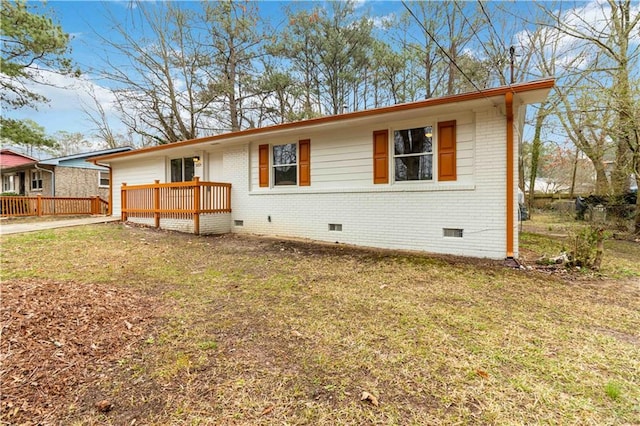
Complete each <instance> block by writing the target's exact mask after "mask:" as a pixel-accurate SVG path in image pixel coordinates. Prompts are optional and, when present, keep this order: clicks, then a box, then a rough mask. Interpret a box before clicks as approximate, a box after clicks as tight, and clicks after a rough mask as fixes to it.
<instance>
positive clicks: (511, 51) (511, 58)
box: [478, 0, 516, 87]
mask: <svg viewBox="0 0 640 426" xmlns="http://www.w3.org/2000/svg"><path fill="white" fill-rule="evenodd" d="M478 4H479V5H480V9H481V10H482V13H483V14H484V16H485V17H486V18H487V23H488V24H489V27H490V28H491V29H492V30H493V33H494V34H495V35H496V38H497V39H498V41H499V42H500V44H501V45H502V48H503V49H504V50H505V52H506V51H508V52H509V63H510V65H511V78H510V81H509V83H508V85H509V87H511V83H513V82H514V72H513V71H514V67H515V64H514V62H515V60H514V58H515V56H516V53H515V52H516V48H515V47H514V46H511V47H510V48H507V45H506V44H504V42H503V41H502V37H500V34H498V30H496V27H495V26H494V25H493V22H491V18H490V17H489V14H488V13H487V11H486V10H485V8H484V5H483V4H482V0H478Z"/></svg>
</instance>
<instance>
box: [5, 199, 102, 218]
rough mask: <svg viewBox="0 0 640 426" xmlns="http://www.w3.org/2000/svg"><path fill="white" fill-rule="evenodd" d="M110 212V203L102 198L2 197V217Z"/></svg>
mask: <svg viewBox="0 0 640 426" xmlns="http://www.w3.org/2000/svg"><path fill="white" fill-rule="evenodd" d="M108 212H109V203H108V202H107V201H105V200H103V199H102V198H100V197H86V198H79V197H43V196H41V195H38V196H35V197H23V196H0V214H1V215H2V216H9V217H14V216H71V215H84V214H90V215H99V214H107V213H108Z"/></svg>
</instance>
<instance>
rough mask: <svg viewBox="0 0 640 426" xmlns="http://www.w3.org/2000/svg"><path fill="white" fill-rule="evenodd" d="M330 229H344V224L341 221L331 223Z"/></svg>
mask: <svg viewBox="0 0 640 426" xmlns="http://www.w3.org/2000/svg"><path fill="white" fill-rule="evenodd" d="M329 231H342V224H341V223H330V224H329Z"/></svg>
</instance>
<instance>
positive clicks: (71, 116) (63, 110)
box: [5, 0, 403, 138]
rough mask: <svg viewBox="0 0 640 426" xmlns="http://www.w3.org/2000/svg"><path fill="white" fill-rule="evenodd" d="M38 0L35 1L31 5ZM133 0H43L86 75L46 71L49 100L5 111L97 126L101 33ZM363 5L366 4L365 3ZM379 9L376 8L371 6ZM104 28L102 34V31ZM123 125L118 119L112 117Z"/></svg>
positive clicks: (80, 127)
mask: <svg viewBox="0 0 640 426" xmlns="http://www.w3.org/2000/svg"><path fill="white" fill-rule="evenodd" d="M34 3H35V2H33V3H31V4H32V5H33V4H34ZM133 4H134V2H130V1H126V0H125V1H120V0H118V1H113V0H112V1H74V0H69V1H48V2H47V3H46V4H45V5H38V7H37V9H36V10H38V11H40V12H39V13H42V12H43V11H46V14H47V15H48V16H51V17H52V18H53V20H54V21H55V22H58V23H59V24H60V25H61V26H62V28H63V29H64V31H65V32H67V33H68V34H70V36H71V48H72V53H71V57H72V58H73V60H74V61H75V63H76V64H77V65H78V66H79V68H80V69H81V71H82V73H83V76H82V78H81V79H80V80H76V81H73V80H70V79H68V78H62V77H60V76H57V75H49V76H47V80H48V81H49V82H50V83H51V85H49V86H43V85H37V86H35V87H34V89H35V90H36V91H37V92H38V93H41V94H43V95H45V96H46V97H47V98H49V99H50V102H49V103H48V104H42V105H39V106H38V107H37V109H32V108H22V109H20V110H15V111H6V112H5V113H6V115H7V116H10V117H13V118H19V119H23V118H28V119H32V120H34V121H35V122H36V123H38V124H40V125H41V126H43V127H44V128H45V131H46V132H47V134H51V135H52V134H54V133H55V132H57V131H67V132H80V133H83V134H84V135H85V136H86V137H88V138H90V137H91V135H92V134H93V133H94V128H95V126H94V125H93V124H92V123H91V122H90V120H88V118H87V116H86V114H85V113H84V111H83V107H82V105H83V104H85V105H91V104H92V102H93V101H92V99H91V98H90V97H89V89H90V88H91V89H92V90H94V91H95V93H96V95H97V98H98V99H101V100H103V101H104V102H105V104H106V103H108V98H109V94H108V91H106V90H102V88H103V87H107V85H108V82H106V81H102V80H100V79H99V77H98V73H97V72H96V71H95V68H99V67H100V64H101V61H102V57H103V55H104V54H103V43H102V42H101V41H100V36H99V35H101V36H104V37H108V38H113V37H116V34H115V32H114V31H113V29H112V28H111V25H112V24H111V23H110V22H111V20H110V19H109V15H112V16H114V17H115V18H116V19H117V20H118V21H119V22H127V21H130V20H131V19H132V17H135V14H136V10H135V7H132V6H133ZM180 4H181V5H182V6H183V7H189V5H190V4H194V5H195V4H196V2H188V1H181V2H180ZM318 4H321V3H320V2H286V1H260V2H258V7H259V10H260V13H261V14H262V15H264V16H266V17H267V18H268V20H269V22H270V24H271V25H272V26H278V25H283V24H284V12H283V7H285V6H287V5H290V6H291V5H294V6H296V7H301V8H307V7H308V8H312V7H314V6H316V5H318ZM358 4H359V8H365V9H366V10H367V11H369V12H370V13H374V14H375V15H376V16H383V15H386V14H389V13H393V12H398V11H401V9H402V8H403V6H402V4H401V3H400V2H399V1H361V2H359V3H358ZM363 10H364V9H363ZM373 10H375V12H371V11H373ZM98 34H99V35H98ZM112 124H113V125H114V127H116V128H118V126H119V123H117V121H115V120H114V122H113V123H112Z"/></svg>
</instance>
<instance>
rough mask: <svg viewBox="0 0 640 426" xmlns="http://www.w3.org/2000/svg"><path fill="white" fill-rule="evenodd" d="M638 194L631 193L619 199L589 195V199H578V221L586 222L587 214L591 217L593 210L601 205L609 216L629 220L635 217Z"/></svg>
mask: <svg viewBox="0 0 640 426" xmlns="http://www.w3.org/2000/svg"><path fill="white" fill-rule="evenodd" d="M637 196H638V194H637V192H635V191H630V192H627V193H626V194H624V195H622V196H618V197H609V196H601V195H589V196H588V197H578V198H576V219H578V220H584V219H585V213H589V217H590V216H591V213H592V211H593V208H594V207H596V206H598V205H600V206H602V207H604V208H605V209H606V211H607V213H608V214H610V215H612V216H615V217H619V218H623V219H628V218H631V217H633V213H634V209H635V207H634V206H635V204H636V199H637Z"/></svg>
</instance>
